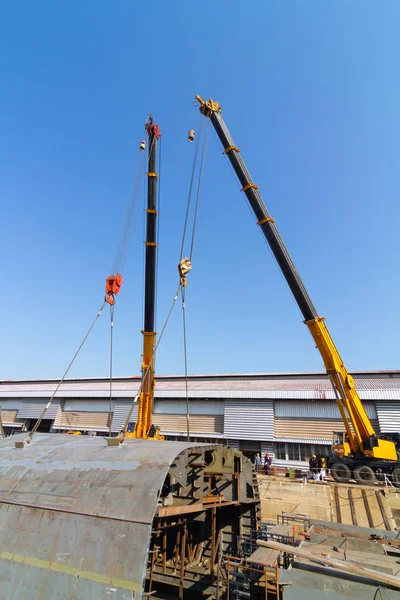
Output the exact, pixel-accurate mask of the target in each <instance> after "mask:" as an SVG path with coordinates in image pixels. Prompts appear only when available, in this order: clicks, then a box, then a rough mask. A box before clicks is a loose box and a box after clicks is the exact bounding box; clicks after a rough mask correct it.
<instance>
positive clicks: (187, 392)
mask: <svg viewBox="0 0 400 600" xmlns="http://www.w3.org/2000/svg"><path fill="white" fill-rule="evenodd" d="M181 298H182V324H183V355H184V362H185V390H186V435H187V441H188V442H190V418H189V389H188V367H187V344H186V310H185V309H186V306H185V300H186V289H185V288H184V287H183V286H181Z"/></svg>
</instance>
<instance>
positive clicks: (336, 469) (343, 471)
mask: <svg viewBox="0 0 400 600" xmlns="http://www.w3.org/2000/svg"><path fill="white" fill-rule="evenodd" d="M331 474H332V477H333V479H334V480H335V481H337V482H339V483H347V482H348V481H350V479H351V469H350V467H349V466H347V465H346V464H345V463H340V462H337V463H334V464H333V465H332V466H331Z"/></svg>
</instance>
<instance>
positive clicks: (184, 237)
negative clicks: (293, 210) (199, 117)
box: [120, 121, 205, 434]
mask: <svg viewBox="0 0 400 600" xmlns="http://www.w3.org/2000/svg"><path fill="white" fill-rule="evenodd" d="M200 123H202V121H200ZM200 129H201V128H200ZM198 140H199V141H200V136H199V138H198ZM199 141H198V142H197V143H196V151H195V157H194V160H193V167H192V175H191V179H190V187H189V196H188V201H187V204H188V206H187V209H186V216H185V224H184V229H183V234H182V244H181V254H180V258H181V259H182V256H183V250H184V245H185V240H186V231H187V226H188V222H189V213H190V204H191V197H192V192H193V184H194V179H195V173H196V166H197V155H198V147H199ZM204 154H205V153H204V148H203V153H202V166H203V165H204ZM202 176H203V168H201V177H202ZM200 189H201V180H199V182H198V191H197V199H196V207H195V215H196V219H197V216H198V203H199V200H200ZM195 231H196V224H195V223H193V229H192V236H194V234H195ZM193 247H194V242H193V237H192V240H191V253H192V252H193ZM182 292H183V286H182V285H181V284H179V286H178V289H177V291H176V293H175V296H174V298H173V300H172V303H171V307H170V309H169V312H168V314H167V317H166V319H165V321H164V324H163V327H162V329H161V332H160V335H159V338H158V341H157V343H156V345H155V347H154V350H153V353H152V356H151V359H150V361H149V365H148V367H147V369H146V371H145V372H144V374H143V375H142V379H141V383H140V386H139V389H138V391H137V392H136V395H135V397H134V400H133V402H132V404H131V407H130V409H129V411H128V414H127V416H126V419H125V423H124V426H123V427H122V429H121V431H120V433H121V434H126V431H127V428H128V426H129V422H130V419H131V416H132V413H133V410H134V407H135V404H136V403H137V401H138V399H139V396H140V394H141V392H142V391H143V382H144V381H145V379H146V377H147V374H148V372H149V370H150V368H151V367H152V365H153V363H154V359H155V355H156V352H157V349H158V347H159V345H160V343H161V340H162V338H163V335H164V333H165V330H166V327H167V324H168V322H169V319H170V317H171V314H172V311H173V309H174V306H175V304H176V301H177V300H178V298H179V294H182ZM186 382H187V376H186ZM187 403H188V398H187ZM187 414H188V413H187Z"/></svg>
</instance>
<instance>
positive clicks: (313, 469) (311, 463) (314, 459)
mask: <svg viewBox="0 0 400 600" xmlns="http://www.w3.org/2000/svg"><path fill="white" fill-rule="evenodd" d="M308 464H309V466H310V471H311V474H312V475H313V476H314V475H315V474H316V473H318V460H317V456H316V454H313V455H312V457H311V458H310V460H309V461H308Z"/></svg>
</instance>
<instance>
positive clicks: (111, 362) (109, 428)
mask: <svg viewBox="0 0 400 600" xmlns="http://www.w3.org/2000/svg"><path fill="white" fill-rule="evenodd" d="M113 331H114V304H110V410H109V414H108V434H109V437H111V429H112V377H113Z"/></svg>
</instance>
